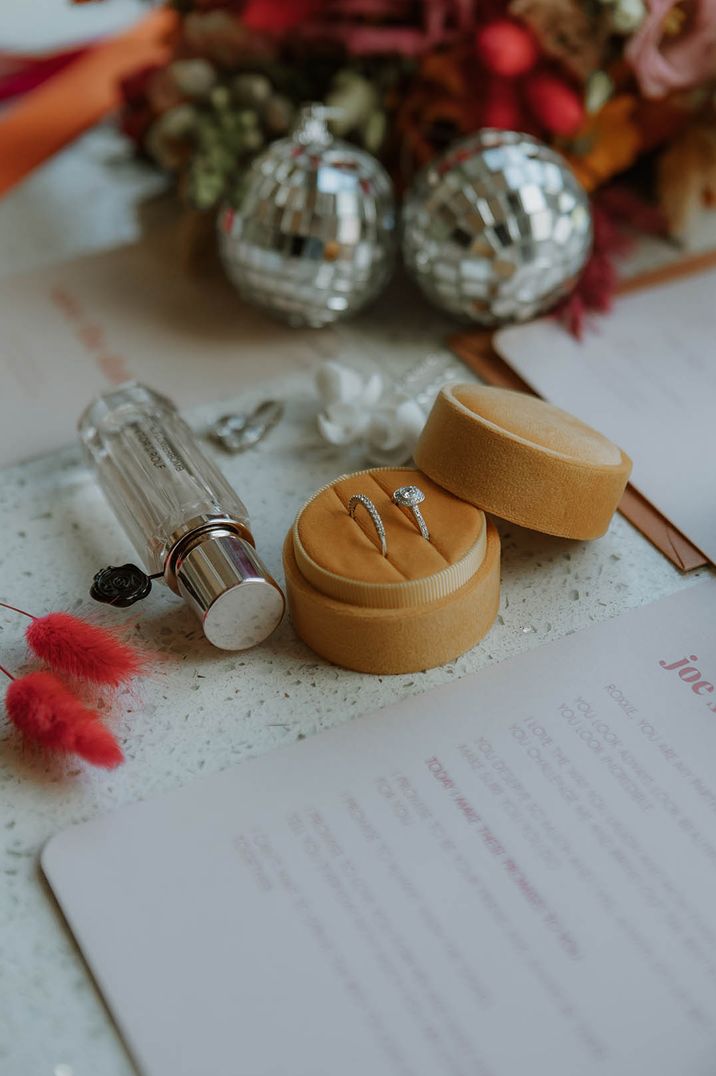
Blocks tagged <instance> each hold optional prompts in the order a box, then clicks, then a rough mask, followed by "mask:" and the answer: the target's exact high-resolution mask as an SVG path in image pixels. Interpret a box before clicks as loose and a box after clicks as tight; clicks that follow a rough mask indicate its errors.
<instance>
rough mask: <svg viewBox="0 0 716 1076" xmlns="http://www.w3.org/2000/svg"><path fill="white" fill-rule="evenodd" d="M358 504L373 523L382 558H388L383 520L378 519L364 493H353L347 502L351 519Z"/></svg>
mask: <svg viewBox="0 0 716 1076" xmlns="http://www.w3.org/2000/svg"><path fill="white" fill-rule="evenodd" d="M359 504H362V505H363V507H364V508H365V510H366V512H367V513H368V515H369V516H370V518H371V519H372V521H373V526H374V527H375V529H376V533H377V535H378V537H379V538H380V551H381V553H382V554H383V556H384V557H387V556H388V541H387V538H386V535H385V527H384V525H383V520H382V519H381V518H380V512H379V511H378V509H377V508H376V507H375V505H374V504H373V502H372V500H371V499H370V497H366V495H365V493H354V494H353V496H352V497H351V499H350V500H349V502H348V514H349V516H350V517H351V519H352V518H353V516H355V514H356V508H357V507H358V505H359Z"/></svg>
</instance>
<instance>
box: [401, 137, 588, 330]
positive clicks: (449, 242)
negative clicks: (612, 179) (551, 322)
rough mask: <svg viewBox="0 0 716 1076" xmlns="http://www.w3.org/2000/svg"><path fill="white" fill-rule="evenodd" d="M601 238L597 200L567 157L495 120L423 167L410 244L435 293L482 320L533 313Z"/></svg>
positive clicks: (413, 267) (408, 209)
mask: <svg viewBox="0 0 716 1076" xmlns="http://www.w3.org/2000/svg"><path fill="white" fill-rule="evenodd" d="M591 245H592V221H591V214H590V209H589V200H588V198H587V195H586V193H585V191H584V189H583V187H581V186H580V184H579V182H578V180H577V178H576V176H575V175H574V173H573V172H572V170H571V169H570V167H569V166H568V164H567V162H566V161H565V160H564V158H563V157H561V156H560V155H559V154H558V153H555V152H554V150H551V149H549V147H548V146H545V145H544V143H542V142H539V141H538V140H537V139H536V138H532V137H530V136H529V135H525V134H518V133H517V132H516V131H498V130H493V129H491V128H487V129H485V130H482V131H480V132H479V133H478V134H476V135H473V136H471V137H470V138H466V139H464V140H462V141H460V142H457V143H456V144H455V145H453V146H452V147H451V148H450V149H449V150H448V151H447V153H445V154H443V156H441V157H439V158H438V159H437V160H435V161H433V162H432V163H431V164H429V165H428V166H427V167H426V168H424V169H423V170H422V171H421V172H420V173H419V174H418V176H417V177H416V179H415V182H414V184H413V186H412V188H411V190H410V192H409V194H408V196H407V198H406V202H405V208H404V211H403V254H404V257H405V261H406V264H407V266H408V269H409V271H410V272H411V274H412V275H413V276H414V277H415V279H416V280H417V282H418V284H419V285H420V287H421V288H422V289H423V291H424V292H425V294H426V295H427V296H428V298H429V299H430V300H431V301H432V302H434V303H435V304H436V305H437V306H439V307H441V308H442V309H443V310H447V311H449V312H450V313H451V314H456V315H458V316H459V317H461V318H467V319H469V320H470V321H476V322H479V323H480V324H481V325H499V324H503V323H505V322H509V321H526V320H527V319H528V318H532V317H534V316H535V315H536V314H539V313H541V312H542V311H544V310H547V309H549V307H550V306H553V305H554V303H555V302H556V301H557V300H558V299H560V298H561V297H562V296H563V295H566V294H567V293H568V292H569V291H570V289H571V288H572V287H573V285H574V283H575V281H576V278H577V276H578V274H579V271H580V270H581V269H582V267H583V266H584V263H585V262H586V260H587V258H588V256H589V252H590V249H591Z"/></svg>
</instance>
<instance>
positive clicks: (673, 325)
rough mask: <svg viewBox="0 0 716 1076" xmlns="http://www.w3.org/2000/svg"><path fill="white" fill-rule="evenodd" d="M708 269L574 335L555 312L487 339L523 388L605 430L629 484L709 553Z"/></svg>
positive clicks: (711, 280) (714, 534)
mask: <svg viewBox="0 0 716 1076" xmlns="http://www.w3.org/2000/svg"><path fill="white" fill-rule="evenodd" d="M715 308H716V269H711V270H710V271H708V272H703V273H698V274H694V275H693V276H688V277H684V278H683V279H680V280H676V281H672V282H670V283H668V284H663V285H660V286H658V287H652V288H647V289H644V290H640V291H637V292H634V293H632V294H631V295H627V296H625V297H624V298H622V299H619V300H618V301H617V303H616V305H615V307H614V310H613V311H612V312H611V313H610V314H609V315H608V316H607V317H605V318H600V319H599V320H598V321H596V322H595V326H594V328H590V329H589V331H587V333H585V336H584V339H583V340H581V341H577V340H574V339H573V338H572V337H571V336H570V335H569V334H568V333H566V332H565V331H564V329H563V328H562V327H561V326H559V325H557V324H556V323H555V322H554V321H552V320H549V319H544V320H541V321H537V322H533V323H532V324H530V325H524V326H518V327H515V328H510V329H503V330H501V331H500V332H499V333H498V334H497V335H496V337H495V347H496V348H497V350H498V351H499V353H500V355H502V357H503V358H504V359H506V360H507V362H508V363H509V364H510V366H512V367H513V369H515V370H516V371H517V373H518V374H519V375H520V377H522V378H523V380H525V381H526V382H527V383H528V384H529V385H530V387H531V388H533V389H534V390H535V391H536V392H538V393H539V395H540V396H544V398H545V399H547V400H550V401H551V402H552V403H555V404H557V405H558V406H559V407H563V408H565V409H566V410H567V411H571V412H572V413H573V414H575V415H578V416H579V417H580V418H581V419H583V420H584V421H585V422H588V423H590V424H591V425H592V426H595V427H596V428H597V429H598V430H601V431H602V433H605V434H606V435H607V436H608V437H610V438H611V439H612V440H613V441H615V442H616V443H617V444H618V445H620V446H621V447H622V448H623V449H624V451H625V452H627V453H628V454H629V455H630V456H631V458H632V459H633V461H634V472H633V474H632V478H631V481H632V484H633V485H634V486H635V487H636V489H638V490H639V491H640V492H641V493H643V494H644V496H645V497H646V498H647V500H649V501H650V502H651V503H652V504H653V505H654V506H655V507H657V508H658V509H659V510H660V512H661V513H662V514H663V515H665V516H666V517H667V519H669V520H670V521H671V522H672V523H673V524H674V526H676V527H677V528H678V529H679V530H680V531H681V532H682V534H684V535H685V536H686V537H687V538H689V539H690V541H691V542H693V544H694V545H696V546H698V548H699V549H700V550H701V551H702V553H704V554H705V555H706V556H707V557H708V558H709V559H710V560H711V561H714V562H716V477H715V474H714V466H715V465H714V461H716V421H714V415H715V414H716V361H715V359H714V346H715V345H714V329H715V327H716V310H715Z"/></svg>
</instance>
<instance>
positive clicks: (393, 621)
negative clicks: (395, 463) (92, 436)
mask: <svg viewBox="0 0 716 1076" xmlns="http://www.w3.org/2000/svg"><path fill="white" fill-rule="evenodd" d="M406 485H417V486H419V488H420V489H421V490H422V491H423V492H424V493H425V501H424V502H423V504H422V505H421V508H422V511H423V515H424V517H425V520H426V523H427V525H428V528H429V530H430V541H429V542H428V541H426V539H425V538H423V537H422V536H421V534H420V532H419V530H418V528H417V526H416V524H415V522H414V520H413V519H412V517H411V516H410V514H409V513H408V512H406V511H405V510H404V509H401V508H399V507H398V506H397V505H395V504H394V503H393V502H392V499H391V496H392V493H393V491H394V490H396V489H397V488H398V487H400V486H406ZM355 493H363V494H366V495H367V496H368V497H370V498H371V500H372V501H373V502H374V504H375V506H376V508H377V509H378V512H379V513H380V515H381V517H382V519H383V522H384V524H385V528H386V532H387V542H388V555H387V557H384V556H383V555H382V554H381V551H380V542H379V539H378V536H377V534H376V531H375V527H374V525H373V523H372V521H371V519H370V516H369V515H368V513H367V512H365V511H364V510H363V508H361V507H359V508H358V510H357V511H356V513H355V516H353V517H351V516H350V515H349V513H348V502H349V500H350V498H351V497H352V496H353V494H355ZM284 568H285V572H286V585H287V592H288V600H289V606H290V609H291V616H292V619H293V623H294V627H295V628H296V631H297V632H298V634H299V636H300V637H301V638H302V639H303V640H304V642H306V643H308V645H309V646H311V647H312V648H313V649H314V650H315V651H316V652H317V653H318V654H320V655H321V656H322V657H324V658H327V659H328V660H329V661H332V662H334V663H335V664H337V665H342V666H344V667H346V668H349V669H355V670H357V671H360V672H370V673H405V672H415V671H418V670H421V669H427V668H431V667H433V666H435V665H442V664H444V663H445V662H446V661H451V660H452V659H453V658H456V657H458V656H459V655H460V654H462V653H464V652H465V651H466V650H469V649H470V648H471V647H473V646H474V645H475V644H476V643H477V642H478V641H479V640H480V639H481V638H482V637H483V636H484V635H485V634H486V633H487V631H488V630H489V628H490V626H491V625H492V622H493V620H494V618H495V616H496V614H497V608H498V604H499V573H500V543H499V538H498V536H497V531H496V529H495V527H494V525H493V524H492V523H490V522H489V521H488V520H487V519H486V517H485V514H484V512H482V511H481V510H480V509H479V508H477V507H476V506H474V505H472V504H469V503H468V502H467V501H464V500H460V499H458V498H457V497H455V496H453V495H452V494H451V493H449V492H448V491H447V490H445V489H442V488H441V487H440V486H439V485H437V484H436V483H435V482H433V481H431V480H430V479H429V478H427V477H426V476H425V475H424V474H421V473H420V472H419V471H415V470H413V469H410V468H376V469H374V470H368V471H361V472H359V473H357V474H353V475H345V476H343V477H342V478H339V479H337V480H336V481H335V482H333V483H331V484H330V485H328V486H326V487H324V488H323V489H322V490H319V491H318V493H316V494H315V495H314V496H313V497H312V498H311V499H310V500H309V501H308V502H307V504H305V505H304V506H303V508H302V509H301V511H300V512H299V513H298V516H297V518H296V522H295V524H294V527H293V529H292V530H291V531H290V533H289V534H288V536H287V538H286V542H285V545H284Z"/></svg>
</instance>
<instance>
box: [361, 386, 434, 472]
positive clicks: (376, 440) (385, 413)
mask: <svg viewBox="0 0 716 1076" xmlns="http://www.w3.org/2000/svg"><path fill="white" fill-rule="evenodd" d="M424 425H425V412H424V411H423V409H422V407H420V405H419V404H418V403H417V402H416V401H415V400H411V399H407V398H406V399H404V400H401V401H400V402H399V403H398V404H397V405H396V406H395V407H394V408H386V409H384V410H381V411H377V412H376V413H375V414H374V415H373V418H372V420H371V423H370V425H369V427H368V433H367V437H366V439H367V441H368V458H369V460H370V462H371V463H375V464H382V465H384V466H388V465H390V464H399V463H406V462H407V461H408V460H409V459H411V458H412V455H413V452H414V451H415V446H416V444H417V443H418V438H419V437H420V434H421V433H422V431H423V426H424Z"/></svg>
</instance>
